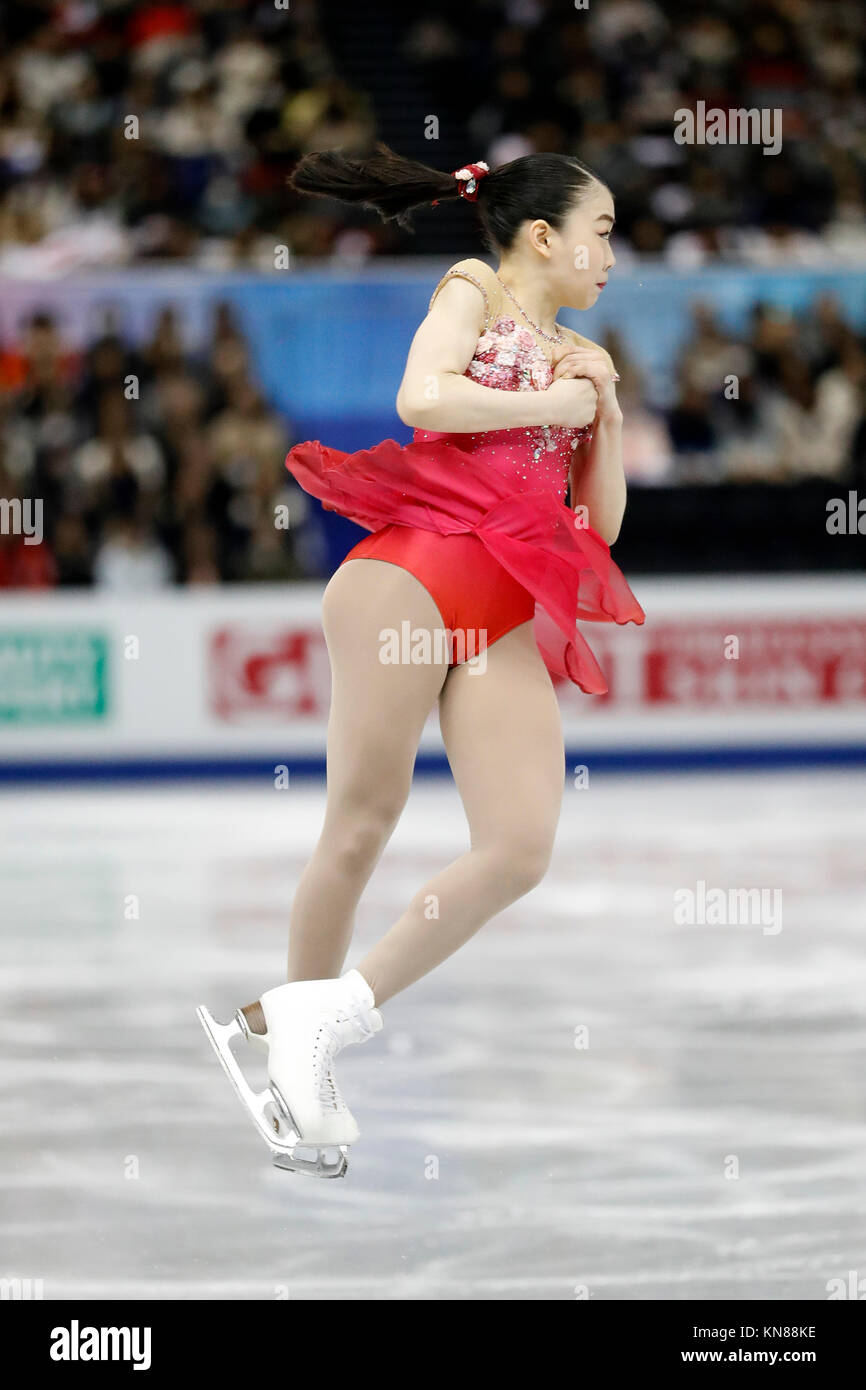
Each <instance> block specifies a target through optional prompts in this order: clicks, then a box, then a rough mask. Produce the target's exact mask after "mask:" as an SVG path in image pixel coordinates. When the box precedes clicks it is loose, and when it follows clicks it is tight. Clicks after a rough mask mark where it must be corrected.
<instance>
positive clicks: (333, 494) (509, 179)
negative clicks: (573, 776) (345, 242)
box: [199, 143, 644, 1177]
mask: <svg viewBox="0 0 866 1390" xmlns="http://www.w3.org/2000/svg"><path fill="white" fill-rule="evenodd" d="M289 182H290V184H291V185H292V186H293V187H294V188H295V189H297V190H298V191H300V192H303V193H309V194H314V195H319V196H324V197H329V198H339V199H342V200H344V201H347V202H353V203H360V204H363V205H365V206H368V207H372V208H375V209H376V210H377V211H378V212H379V214H380V215H381V216H382V217H383V218H385V219H388V218H396V220H397V221H398V222H399V223H400V224H401V225H404V226H407V227H408V226H410V222H409V219H408V216H407V214H408V212H409V210H410V209H412V208H414V207H420V206H422V205H425V204H430V203H432V204H433V205H434V206H435V205H436V203H441V202H442V201H444V200H445V199H449V198H457V197H460V198H464V199H466V200H468V201H470V202H473V203H474V204H475V205H476V208H477V212H478V214H479V217H480V221H481V226H482V230H483V233H484V240H485V243H486V245H487V247H488V249H490V250H491V251H492V252H493V254H494V255H495V257H496V258H497V259H498V262H499V264H498V266H497V269H496V270H495V271H494V270H492V269H491V268H490V266H488V265H487V263H486V262H485V261H483V260H480V259H475V258H470V259H467V260H463V261H459V262H458V263H457V264H456V265H454V266H452V267H451V269H450V270H449V271H448V272H447V274H446V275H445V276H443V278H442V279H441V280H440V281H439V284H438V285H437V286H436V288H435V290H434V291H433V295H432V298H431V300H430V304H429V307H428V310H427V315H426V317H425V318H424V320H423V322H422V323H421V324H420V326H419V328H418V330H417V332H416V333H415V336H414V339H413V341H412V345H411V348H410V351H409V355H408V360H407V362H406V368H405V372H404V375H403V380H402V382H401V384H400V389H399V391H398V394H397V402H396V406H397V413H398V415H399V416H400V419H401V420H402V421H403V422H404V424H406V425H409V426H413V427H414V436H413V440H412V442H411V443H410V444H408V445H400V444H397V443H396V442H395V441H394V440H393V439H388V440H385V441H384V442H383V443H381V444H378V445H376V446H374V447H372V448H370V449H368V450H362V451H360V452H358V453H355V454H344V453H342V452H340V451H339V450H336V449H332V448H329V447H327V446H326V445H323V444H321V443H319V442H318V441H310V442H307V443H303V444H299V445H296V446H295V447H294V448H293V449H292V450H291V452H290V453H289V455H288V457H287V459H286V465H287V467H288V468H289V470H290V471H291V473H292V474H293V476H294V477H295V478H296V479H297V481H298V482H299V483H300V484H301V486H302V487H303V488H304V489H305V490H306V491H307V492H309V493H311V494H312V495H313V496H314V497H317V498H319V500H320V501H321V503H322V505H323V506H324V507H326V508H327V509H328V510H330V511H335V512H339V513H340V514H342V515H343V516H346V517H350V518H351V519H352V520H353V521H355V522H357V523H358V524H359V525H360V526H362V527H364V528H365V529H366V530H367V531H368V532H369V534H368V535H366V536H365V537H364V538H363V539H362V540H361V541H360V542H359V543H358V544H357V545H356V546H355V547H354V548H353V549H352V550H351V551H350V552H349V554H348V555H347V556H346V558H345V559H344V560H343V562H342V564H341V565H340V566H339V568H338V569H337V570H336V572H335V573H334V575H333V576H332V577H331V579H330V581H329V583H328V585H327V587H326V589H325V592H324V596H323V601H322V624H323V630H324V635H325V640H326V643H327V648H328V655H329V658H330V664H331V677H332V692H331V707H330V716H329V722H328V734H327V805H326V810H325V817H324V824H323V827H322V832H321V835H320V838H319V841H318V844H317V845H316V848H315V850H314V852H313V855H312V858H311V859H310V861H309V863H308V864H307V866H306V868H305V869H304V872H303V874H302V875H301V878H300V881H299V883H298V887H297V890H296V892H295V896H294V901H293V903H292V911H291V920H290V933H289V957H288V983H285V984H280V985H277V986H276V987H275V988H273V989H269V990H267V991H266V992H265V993H263V994H262V996H261V998H260V1000H258V1001H256V1002H255V1003H253V1004H249V1005H247V1006H246V1007H245V1008H243V1009H239V1010H238V1012H237V1014H236V1015H235V1018H234V1020H233V1021H232V1022H231V1023H229V1024H226V1025H221V1024H217V1023H216V1022H215V1021H214V1020H213V1019H212V1018H211V1016H210V1015H209V1014H208V1012H207V1010H206V1009H200V1010H199V1017H200V1019H201V1021H202V1023H203V1024H204V1026H205V1028H206V1030H207V1031H208V1035H209V1037H210V1039H211V1042H212V1043H213V1045H214V1047H215V1048H216V1050H217V1053H218V1055H219V1056H220V1059H221V1061H222V1062H223V1065H224V1067H225V1069H226V1070H227V1071H228V1073H229V1075H230V1077H231V1079H232V1080H233V1082H234V1084H235V1086H236V1087H237V1089H238V1091H239V1093H240V1095H241V1098H242V1099H243V1100H244V1102H245V1103H246V1104H247V1106H248V1108H249V1109H250V1110H251V1113H252V1114H253V1118H254V1120H255V1121H256V1123H257V1125H258V1127H259V1129H260V1132H261V1133H262V1135H263V1136H264V1137H265V1139H266V1140H267V1141H268V1143H269V1145H270V1147H271V1151H272V1157H273V1161H274V1162H275V1163H277V1164H278V1165H279V1166H281V1167H286V1168H290V1169H295V1170H297V1171H305V1172H312V1173H316V1174H318V1175H320V1176H329V1177H330V1176H339V1175H341V1174H342V1173H344V1172H345V1169H346V1147H347V1145H349V1144H351V1143H353V1142H354V1141H355V1140H356V1139H357V1138H358V1136H359V1129H358V1126H357V1124H356V1123H355V1121H354V1119H353V1117H352V1115H351V1113H350V1111H349V1109H348V1108H347V1106H346V1103H345V1101H344V1099H343V1097H342V1095H341V1093H340V1090H339V1087H338V1086H337V1084H336V1080H335V1078H334V1072H333V1064H334V1058H335V1056H336V1054H337V1052H338V1051H339V1050H340V1048H342V1047H343V1046H345V1045H346V1044H348V1043H358V1042H364V1041H366V1040H368V1039H369V1038H372V1037H373V1035H374V1034H375V1033H376V1032H378V1031H379V1029H380V1028H381V1027H382V1015H381V1013H380V1009H381V1007H382V1005H383V1004H384V1003H386V1001H387V1000H389V999H391V998H393V996H394V995H395V994H397V993H398V992H399V991H400V990H404V989H406V988H407V987H408V986H409V985H411V984H413V983H414V981H416V980H419V979H420V978H421V977H422V976H423V975H426V974H427V973H428V972H429V971H431V970H433V969H434V968H435V967H436V966H437V965H439V964H440V962H441V961H443V960H445V959H446V957H448V956H450V955H451V954H452V953H453V952H454V951H456V950H457V949H458V947H460V946H462V945H463V943H464V942H465V941H468V939H469V938H470V937H471V936H472V935H473V933H475V932H477V931H478V929H479V927H481V926H482V925H483V924H484V923H485V922H488V921H489V920H490V918H491V917H493V916H495V915H496V914H497V913H498V912H501V911H502V909H503V908H505V907H507V906H508V904H509V903H513V902H514V901H515V900H516V899H518V898H520V897H521V896H523V894H525V893H528V892H529V890H530V889H532V888H534V887H535V885H536V884H538V883H539V881H540V880H541V878H542V877H543V875H544V874H545V872H546V870H547V867H548V864H549V861H550V857H551V851H552V848H553V843H554V835H555V832H556V827H557V823H558V820H559V815H560V809H561V803H562V791H563V783H564V747H563V739H562V724H561V717H560V711H559V704H558V701H557V698H556V694H555V690H554V685H553V682H552V680H551V674H557V675H559V676H562V677H568V679H569V680H571V681H572V682H573V683H574V684H576V685H577V686H579V687H580V689H581V690H583V691H586V692H587V693H590V694H598V693H604V692H605V691H606V690H607V686H606V684H605V680H604V676H603V674H602V672H601V670H600V669H599V666H598V664H597V662H596V660H595V658H594V657H593V655H592V652H591V650H590V648H589V646H588V645H587V643H586V641H585V640H584V638H583V636H582V634H581V633H580V631H579V629H578V627H577V620H578V619H588V620H591V621H592V620H594V621H605V622H617V623H627V622H633V623H642V622H643V621H644V613H643V610H642V609H641V607H640V605H639V604H638V602H637V600H636V599H635V597H634V595H633V594H632V592H631V590H630V588H629V586H628V584H627V583H626V581H625V579H624V577H623V575H622V574H621V572H620V570H619V569H618V568H617V566H616V565H615V564H614V562H613V561H612V560H611V558H610V546H611V545H612V544H613V542H614V541H615V540H616V537H617V535H618V534H619V530H620V526H621V523H622V517H623V512H624V509H625V500H626V487H625V479H624V476H623V469H622V452H621V437H622V415H621V412H620V409H619V405H618V403H617V398H616V386H615V383H616V381H617V380H618V379H619V378H618V377H617V375H616V373H615V370H614V366H613V363H612V361H611V359H610V356H609V355H608V353H607V352H605V351H604V349H602V348H600V347H598V346H597V345H596V344H595V343H592V342H590V341H589V340H588V339H587V338H583V337H581V336H580V335H579V334H578V333H575V332H573V331H572V330H571V329H569V328H565V327H563V326H562V325H560V324H558V323H557V322H556V315H557V311H558V309H559V307H560V306H561V305H566V306H568V307H570V308H572V309H589V308H591V307H592V305H594V304H595V302H596V300H597V299H598V297H599V295H600V294H601V292H602V290H603V288H604V285H605V284H606V282H607V279H608V276H609V274H610V272H611V270H612V269H613V266H614V265H615V258H614V255H613V253H612V251H611V247H610V237H611V229H612V227H613V223H614V203H613V198H612V196H611V193H610V190H609V189H608V188H607V187H606V186H605V185H604V184H603V183H602V182H601V181H600V180H599V179H598V178H597V177H596V176H595V175H594V174H593V173H592V172H591V171H590V170H589V169H587V168H586V167H585V166H584V165H582V164H581V163H579V162H578V160H576V159H574V158H571V157H570V156H566V155H560V154H531V155H525V156H523V157H522V158H520V159H515V160H512V161H511V162H510V163H508V164H504V165H502V166H501V167H500V168H497V169H495V170H494V171H492V172H491V171H490V170H489V169H488V167H487V165H486V164H484V163H478V164H469V165H467V166H466V167H465V168H462V169H457V170H455V172H454V173H452V174H446V173H440V172H439V171H437V170H435V169H432V168H429V167H427V166H426V165H424V164H420V163H417V162H416V161H414V160H411V159H405V158H402V157H401V156H399V155H397V154H396V153H394V152H393V151H392V150H390V149H389V148H388V147H387V146H386V145H383V144H381V143H379V144H377V145H376V147H375V152H374V153H373V154H372V155H370V156H368V157H366V158H351V157H348V156H346V155H344V154H343V153H342V152H341V151H324V152H318V153H313V154H308V155H305V156H304V157H303V158H302V159H301V160H300V162H299V164H298V165H297V166H296V168H295V171H294V173H293V174H292V176H291V177H290V180H289ZM566 499H568V500H566ZM569 504H570V505H569ZM401 634H402V635H403V636H404V637H405V636H406V635H407V634H408V636H409V638H410V639H411V646H410V647H407V645H406V642H405V641H403V642H402V645H401V642H400V641H399V640H395V639H396V638H399V637H400V635H401ZM436 701H438V706H439V721H440V727H441V732H442V737H443V741H444V744H445V749H446V753H447V756H448V761H449V764H450V767H451V770H452V772H453V775H454V780H455V782H456V785H457V788H458V791H459V794H460V797H461V799H462V802H463V806H464V808H465V812H466V817H467V820H468V825H469V837H470V846H469V848H468V849H467V850H466V852H465V853H464V854H461V855H460V856H459V857H458V858H457V859H456V860H455V861H454V862H453V863H452V864H449V865H447V866H446V867H444V868H443V869H442V870H441V871H440V872H439V873H437V874H436V875H435V876H434V877H433V878H432V879H430V880H429V882H427V883H424V884H423V885H422V886H421V887H420V888H419V889H418V892H417V893H416V894H415V896H414V897H413V898H412V900H411V902H410V903H409V904H408V906H407V907H406V910H405V911H404V912H403V914H402V916H401V917H399V918H398V920H397V921H396V922H394V923H393V924H392V925H391V927H390V928H389V930H388V931H387V932H386V933H385V935H384V936H383V937H382V938H381V940H380V941H378V942H377V943H376V945H375V946H373V947H372V949H371V950H369V951H368V952H367V954H366V955H365V956H364V958H363V960H361V961H360V962H359V964H358V965H357V966H356V967H355V968H354V969H351V970H349V971H347V972H346V973H344V974H342V975H341V974H340V972H341V970H342V967H343V963H344V960H345V956H346V953H347V951H348V948H349V943H350V941H351V937H352V929H353V918H354V914H355V909H356V907H357V905H358V901H359V899H360V897H361V894H362V892H363V889H364V887H365V885H366V883H367V881H368V879H369V878H370V875H371V873H372V872H373V869H374V867H375V866H376V864H377V862H378V860H379V858H380V856H381V854H382V852H383V850H384V848H385V845H386V844H387V842H388V840H389V838H390V836H391V833H392V831H393V830H394V827H395V825H396V824H397V821H398V819H399V817H400V814H401V812H402V809H403V807H404V805H405V803H406V799H407V797H408V795H409V789H410V786H411V782H412V772H413V767H414V763H415V756H416V752H417V748H418V743H419V739H420V735H421V731H422V729H423V727H424V724H425V722H426V720H427V717H428V714H429V712H430V710H431V709H432V707H433V704H434V702H436ZM235 1038H238V1039H243V1040H245V1041H246V1042H247V1043H248V1044H252V1045H253V1046H255V1047H258V1048H259V1049H261V1050H262V1052H266V1053H267V1066H268V1080H269V1089H268V1090H266V1091H263V1092H261V1093H260V1094H259V1095H254V1093H253V1092H252V1091H251V1089H250V1088H249V1086H248V1085H247V1083H246V1081H245V1079H244V1077H243V1073H242V1072H241V1070H240V1068H239V1067H238V1064H237V1062H236V1060H235V1058H234V1056H233V1053H232V1052H231V1050H230V1047H229V1043H230V1042H231V1041H232V1040H233V1039H235ZM329 1147H331V1148H336V1149H337V1150H338V1151H339V1152H338V1155H337V1157H336V1159H335V1160H334V1161H332V1160H330V1159H329V1158H328V1157H327V1154H326V1150H327V1149H328V1148H329ZM301 1148H312V1149H314V1150H316V1153H315V1156H314V1157H312V1158H310V1159H304V1158H303V1157H301V1156H300V1155H299V1154H298V1153H296V1152H295V1150H296V1149H301Z"/></svg>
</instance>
